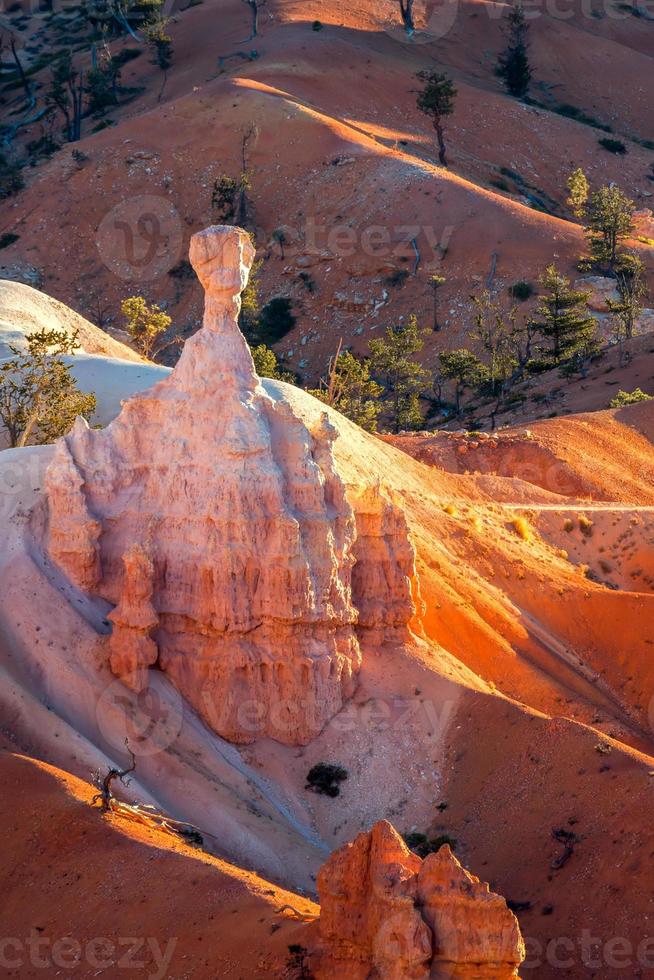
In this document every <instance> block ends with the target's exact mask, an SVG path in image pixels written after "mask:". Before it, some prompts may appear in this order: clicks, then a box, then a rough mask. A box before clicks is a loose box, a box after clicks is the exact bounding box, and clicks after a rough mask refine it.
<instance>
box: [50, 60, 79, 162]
mask: <svg viewBox="0 0 654 980" xmlns="http://www.w3.org/2000/svg"><path fill="white" fill-rule="evenodd" d="M83 92H84V78H83V75H82V73H81V72H78V71H77V69H76V68H75V66H74V65H73V56H72V53H71V51H70V50H68V51H64V53H63V54H62V56H61V57H60V58H59V59H58V60H57V62H56V63H55V65H54V67H53V69H52V73H51V83H50V88H49V90H48V91H47V92H46V96H45V100H46V104H47V105H48V106H51V107H52V108H53V109H57V110H58V111H59V112H60V113H61V115H62V116H63V117H64V121H65V124H66V125H65V134H66V139H67V140H68V142H69V143H75V142H77V140H79V138H80V136H81V131H82V95H83Z"/></svg>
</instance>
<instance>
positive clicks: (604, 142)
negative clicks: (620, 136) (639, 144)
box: [597, 136, 627, 156]
mask: <svg viewBox="0 0 654 980" xmlns="http://www.w3.org/2000/svg"><path fill="white" fill-rule="evenodd" d="M597 142H598V143H599V145H600V146H602V147H603V148H604V149H605V150H608V152H609V153H619V154H620V155H621V156H624V155H625V153H626V152H627V147H626V146H625V145H624V143H623V142H622V140H614V139H610V138H609V137H608V136H604V137H602V139H601V140H598V141H597Z"/></svg>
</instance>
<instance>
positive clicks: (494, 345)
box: [471, 290, 518, 395]
mask: <svg viewBox="0 0 654 980" xmlns="http://www.w3.org/2000/svg"><path fill="white" fill-rule="evenodd" d="M472 302H473V305H474V307H475V329H474V331H473V333H472V334H471V336H472V338H473V339H474V340H478V341H479V343H480V344H481V346H482V348H483V350H484V352H485V354H486V357H487V362H488V363H487V365H486V369H487V373H488V382H489V384H490V387H491V392H492V394H494V395H497V394H502V392H503V391H504V389H505V388H506V386H507V384H508V382H509V380H510V378H511V376H512V375H513V372H514V371H515V369H516V368H517V367H518V358H517V357H516V332H517V328H516V321H517V311H516V308H515V307H512V308H511V309H510V310H509V311H508V313H505V311H504V310H503V309H502V308H501V307H500V306H499V304H498V303H496V302H495V301H494V300H493V299H491V295H490V293H489V292H488V290H486V291H484V292H483V293H482V294H481V296H473V297H472Z"/></svg>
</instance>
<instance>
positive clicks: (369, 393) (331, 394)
mask: <svg viewBox="0 0 654 980" xmlns="http://www.w3.org/2000/svg"><path fill="white" fill-rule="evenodd" d="M382 391H383V389H382V387H381V385H378V384H377V382H376V381H373V379H372V378H371V377H370V362H369V361H366V360H364V361H360V360H359V359H358V358H357V357H355V356H354V354H352V353H351V352H350V351H340V350H339V352H338V353H337V355H336V357H334V358H332V360H331V361H330V363H329V368H328V371H327V377H326V378H325V379H324V380H323V382H322V383H321V386H320V388H317V389H313V390H311V391H310V392H309V393H310V394H311V395H314V396H315V397H316V398H319V399H320V400H321V401H323V402H325V404H327V405H331V406H332V407H333V408H335V409H336V410H337V411H339V412H341V414H342V415H345V416H346V417H347V418H348V419H350V420H351V421H352V422H356V424H357V425H360V426H361V428H362V429H366V430H367V431H368V432H375V431H376V429H377V419H378V416H379V414H380V412H381V410H382V405H381V403H380V401H379V397H380V395H381V394H382Z"/></svg>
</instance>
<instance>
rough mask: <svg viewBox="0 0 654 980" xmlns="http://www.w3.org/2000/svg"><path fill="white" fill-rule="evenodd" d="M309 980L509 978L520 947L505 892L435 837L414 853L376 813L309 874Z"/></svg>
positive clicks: (518, 959) (514, 974) (522, 951)
mask: <svg viewBox="0 0 654 980" xmlns="http://www.w3.org/2000/svg"><path fill="white" fill-rule="evenodd" d="M318 893H319V896H320V923H319V934H320V939H319V943H318V949H317V952H316V954H315V957H314V959H315V963H314V966H315V974H316V977H317V978H318V980H331V978H333V977H348V978H349V980H365V978H367V977H370V976H376V977H380V978H384V980H428V978H432V980H445V978H452V977H457V978H459V980H475V978H482V977H483V978H484V980H491V978H492V980H510V978H512V977H517V976H518V967H519V966H520V964H521V963H522V961H523V959H524V957H525V946H524V942H523V940H522V936H521V934H520V927H519V925H518V920H517V919H516V917H515V915H514V914H513V912H511V911H510V910H509V908H508V907H507V904H506V902H505V900H504V899H503V898H502V897H501V896H500V895H496V894H494V893H493V892H491V891H490V889H489V887H488V885H487V884H485V883H484V882H481V881H479V879H478V878H476V877H475V876H474V875H471V874H469V873H468V872H467V871H466V870H465V868H463V867H462V866H461V864H460V863H459V861H457V859H456V858H455V857H454V855H453V854H452V852H451V850H450V848H449V846H448V845H447V844H444V845H443V846H442V847H441V848H440V849H439V850H438V851H437V852H436V853H434V854H429V855H428V857H426V858H425V860H424V861H423V860H421V858H419V857H418V856H417V855H416V854H414V853H412V852H411V851H410V850H409V849H408V848H407V846H406V845H405V843H404V841H403V840H402V838H401V837H400V836H399V834H398V833H397V832H396V831H395V829H394V828H393V827H392V826H391V824H389V823H388V822H387V821H386V820H380V821H379V823H377V824H375V826H374V827H373V828H372V830H371V831H370V832H369V833H363V834H359V836H358V837H356V838H355V840H354V841H353V842H352V843H351V844H346V845H345V846H344V847H341V848H339V850H337V851H335V852H334V853H333V854H332V855H331V857H330V858H329V860H328V861H327V862H326V863H325V864H324V865H323V867H322V868H321V870H320V873H319V875H318Z"/></svg>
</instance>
